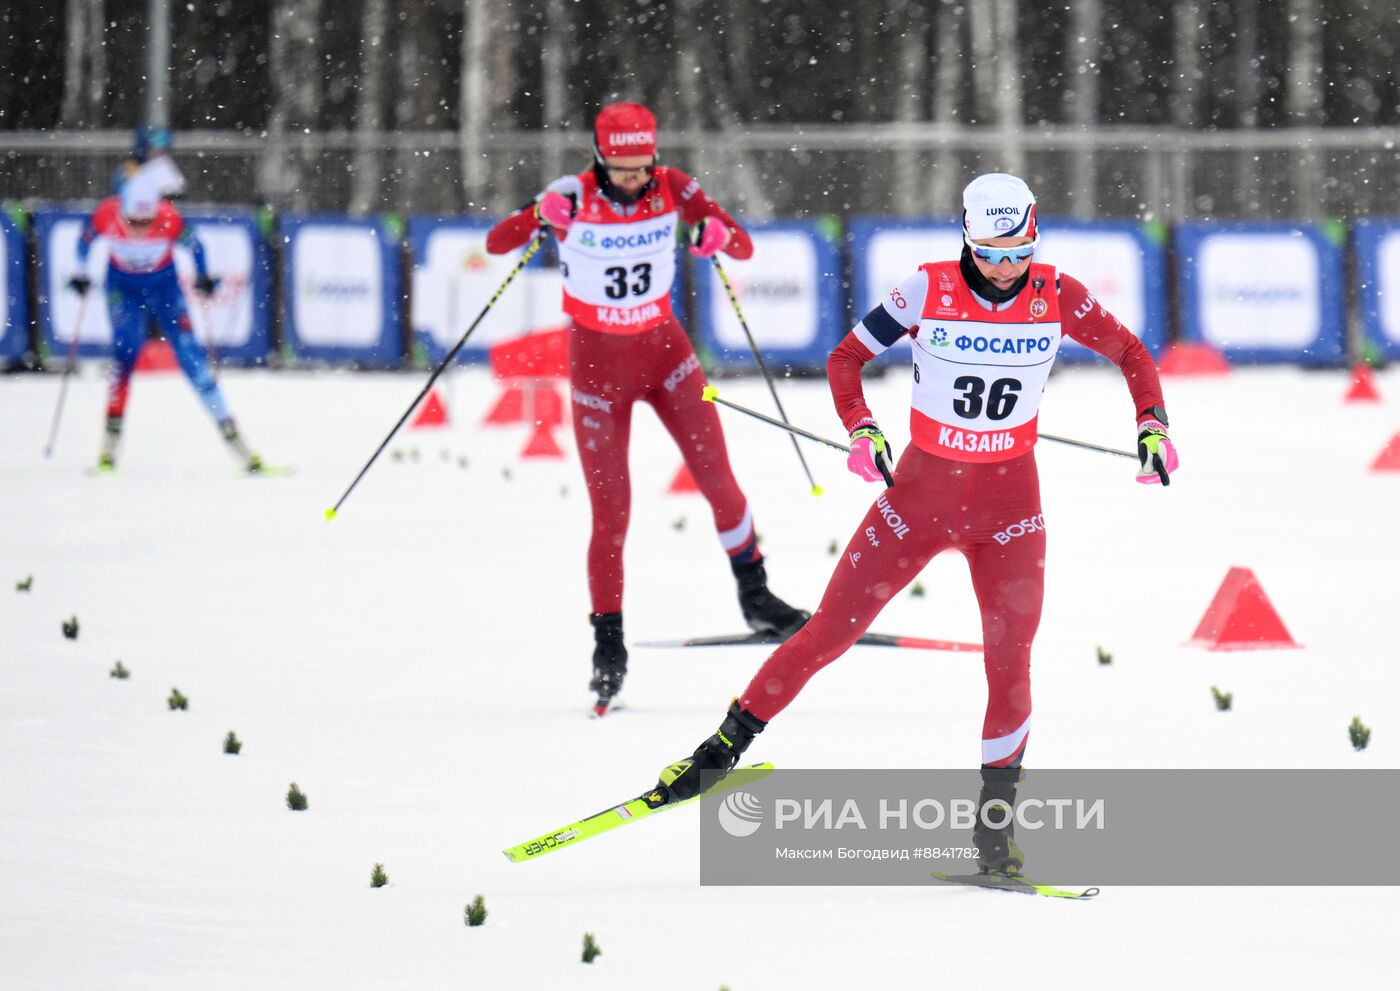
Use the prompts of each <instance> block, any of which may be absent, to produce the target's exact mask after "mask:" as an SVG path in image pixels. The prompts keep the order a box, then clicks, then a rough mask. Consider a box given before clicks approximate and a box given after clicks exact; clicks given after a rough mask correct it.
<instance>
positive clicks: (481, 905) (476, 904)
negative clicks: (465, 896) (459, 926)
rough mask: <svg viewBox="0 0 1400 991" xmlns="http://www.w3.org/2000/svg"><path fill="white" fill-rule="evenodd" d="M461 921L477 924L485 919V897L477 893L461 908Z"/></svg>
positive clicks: (472, 924)
mask: <svg viewBox="0 0 1400 991" xmlns="http://www.w3.org/2000/svg"><path fill="white" fill-rule="evenodd" d="M462 921H463V922H465V923H466V924H467V925H469V926H479V925H481V924H482V923H484V922H485V921H486V899H485V898H483V897H482V896H481V895H477V896H476V897H475V898H473V899H472V900H471V904H469V905H468V906H467V907H466V908H464V909H463V910H462Z"/></svg>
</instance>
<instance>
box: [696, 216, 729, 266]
mask: <svg viewBox="0 0 1400 991" xmlns="http://www.w3.org/2000/svg"><path fill="white" fill-rule="evenodd" d="M690 240H691V242H692V244H693V245H694V247H692V248H691V249H690V253H691V254H692V255H694V256H695V257H696V258H710V257H713V255H714V254H715V252H717V251H719V249H720V248H723V247H724V246H725V245H726V244H728V243H729V228H728V227H725V226H724V224H723V223H722V222H721V221H719V220H716V219H715V218H713V217H706V218H704V219H703V220H701V221H700V223H698V224H696V225H695V226H694V227H692V228H691V229H690Z"/></svg>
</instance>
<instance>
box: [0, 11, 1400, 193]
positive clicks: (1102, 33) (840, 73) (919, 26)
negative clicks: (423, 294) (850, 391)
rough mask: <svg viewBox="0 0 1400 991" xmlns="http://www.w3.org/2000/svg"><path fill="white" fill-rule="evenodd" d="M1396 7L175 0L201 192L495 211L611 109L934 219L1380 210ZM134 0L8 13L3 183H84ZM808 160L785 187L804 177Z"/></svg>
mask: <svg viewBox="0 0 1400 991" xmlns="http://www.w3.org/2000/svg"><path fill="white" fill-rule="evenodd" d="M1398 19H1400V9H1398V8H1397V4H1395V3H1393V2H1388V0H1335V2H1329V3H1323V2H1321V0H1276V2H1264V0H1222V2H1214V3H1212V2H1204V0H1184V2H1177V3H1149V4H1143V3H1135V2H1128V0H1063V2H1059V3H1018V2H1016V0H986V2H978V3H967V2H961V3H960V2H954V0H924V2H919V0H865V2H862V3H859V4H855V3H849V4H846V5H845V6H838V5H836V4H830V3H824V2H813V0H753V2H745V3H720V2H713V0H671V2H658V0H465V2H446V0H400V2H393V3H391V2H389V0H338V2H335V3H331V2H329V0H298V2H296V3H281V4H279V3H272V2H269V0H248V2H238V3H234V2H232V0H221V2H195V3H190V4H172V5H171V6H170V36H171V60H170V92H169V101H168V106H167V108H166V110H167V112H168V116H169V122H170V124H171V126H172V127H173V128H174V129H175V130H176V131H177V133H178V135H179V137H178V139H177V149H176V150H177V157H179V155H180V154H181V153H185V154H195V155H197V156H198V158H199V164H198V166H197V167H195V166H192V165H191V164H190V163H188V162H185V161H184V160H183V159H182V165H184V167H185V168H186V171H187V172H188V173H191V175H192V178H193V177H194V176H197V175H202V176H203V182H202V183H196V184H195V185H196V186H200V185H202V187H203V190H200V189H198V188H197V189H195V190H193V191H192V193H193V195H194V196H196V197H197V196H199V194H200V193H201V192H203V193H204V198H208V199H213V200H231V201H238V202H256V203H265V204H268V205H271V206H274V207H278V208H290V209H349V210H351V211H353V212H369V211H377V210H386V209H394V210H432V211H441V212H464V211H468V210H473V209H479V210H485V211H494V212H499V211H501V210H503V209H508V208H510V207H513V206H515V205H518V203H519V202H521V201H522V200H523V199H524V198H526V197H528V196H529V195H531V194H532V193H533V192H534V191H535V190H536V189H537V188H538V186H539V184H540V182H541V181H542V180H547V179H549V178H552V177H553V176H554V175H558V174H560V173H562V172H565V171H573V170H575V169H577V168H579V167H582V165H583V164H584V162H585V161H586V159H584V158H583V155H584V151H585V149H586V140H587V139H586V133H587V128H588V126H589V122H590V121H591V119H592V116H593V114H594V113H595V112H596V110H597V108H598V107H599V106H601V105H602V104H603V103H606V102H608V101H610V100H613V99H618V98H634V99H640V100H643V101H645V102H647V103H648V104H650V105H651V106H652V107H653V108H654V109H655V110H656V111H657V113H658V115H659V117H660V119H661V125H662V131H663V135H662V154H663V156H664V157H665V158H666V159H667V160H669V161H673V162H676V163H678V164H682V165H683V166H685V167H688V168H689V169H690V170H692V171H695V172H697V173H701V174H707V173H709V174H713V176H714V178H708V177H707V185H709V186H710V187H711V189H712V190H714V191H716V192H720V193H723V194H724V195H726V196H727V197H728V198H729V199H730V201H732V202H736V204H737V205H738V206H739V208H740V209H742V210H744V211H745V212H746V213H747V214H748V215H749V216H751V217H758V218H761V217H763V216H773V215H782V216H794V215H801V214H804V213H825V214H836V215H840V216H848V215H851V214H856V213H862V212H875V213H884V214H899V213H910V214H930V213H938V214H946V213H948V212H950V210H951V205H952V204H953V201H954V199H955V195H956V191H957V190H958V189H960V188H961V185H962V183H963V181H965V176H966V174H967V173H968V171H969V170H973V169H979V168H988V167H995V168H1006V169H1011V170H1015V171H1019V172H1022V173H1024V174H1026V175H1027V176H1028V178H1030V179H1031V180H1032V182H1033V183H1035V184H1038V185H1041V186H1047V185H1053V186H1060V187H1063V188H1064V195H1063V200H1064V202H1063V203H1062V204H1061V206H1062V209H1061V210H1060V211H1059V212H1064V213H1073V214H1075V215H1079V216H1105V215H1107V216H1139V217H1144V218H1146V219H1152V218H1153V217H1160V218H1162V219H1165V220H1174V219H1181V218H1183V217H1187V216H1210V215H1221V216H1259V215H1267V216H1293V217H1309V218H1315V219H1317V218H1322V217H1337V218H1341V219H1349V218H1351V217H1353V216H1355V215H1359V214H1365V213H1369V212H1374V211H1377V210H1388V209H1390V203H1389V198H1388V196H1387V195H1386V194H1384V193H1382V192H1380V190H1383V189H1384V188H1393V187H1394V185H1395V182H1396V180H1397V179H1398V178H1400V176H1397V170H1396V162H1395V159H1396V155H1395V143H1396V139H1397V137H1400V91H1397V87H1396V79H1395V72H1394V62H1395V56H1396V40H1397V37H1400V31H1398V30H1397V20H1398ZM147 23H148V0H66V2H64V3H61V4H60V3H53V2H49V3H43V2H39V0H11V2H9V3H7V4H6V5H5V7H4V12H3V14H0V64H3V65H4V66H5V67H6V68H5V70H4V72H0V130H3V132H7V133H6V135H5V137H6V143H7V144H9V145H10V148H9V151H8V154H7V155H6V160H5V162H4V163H3V164H0V196H4V197H8V198H23V197H32V196H43V197H49V198H54V197H68V198H74V197H80V196H83V195H91V193H90V192H88V191H87V189H86V187H87V186H88V185H90V184H91V183H92V182H93V181H95V180H98V179H99V178H101V179H105V177H106V175H108V174H110V167H111V165H112V164H113V163H114V162H115V161H116V160H119V158H120V156H121V154H122V152H123V151H124V150H125V148H126V146H127V144H128V143H129V133H127V132H129V129H130V128H131V127H132V126H133V125H135V124H137V123H138V122H139V121H140V120H141V119H142V117H143V114H144V113H145V94H146V83H145V78H144V75H145V72H144V67H145V65H146V55H145V48H146V42H147V37H148V35H147ZM799 176H800V178H801V180H802V181H800V182H799V181H797V179H798V177H799Z"/></svg>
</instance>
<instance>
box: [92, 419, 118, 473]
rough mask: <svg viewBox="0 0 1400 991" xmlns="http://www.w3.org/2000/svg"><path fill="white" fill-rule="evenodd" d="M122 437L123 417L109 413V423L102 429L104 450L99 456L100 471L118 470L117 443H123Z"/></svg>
mask: <svg viewBox="0 0 1400 991" xmlns="http://www.w3.org/2000/svg"><path fill="white" fill-rule="evenodd" d="M121 439H122V418H121V417H119V416H111V415H109V416H108V417H107V425H106V427H105V429H104V430H103V431H102V452H101V453H100V454H98V456H97V470H98V471H102V472H107V471H116V469H117V445H118V444H119V443H121Z"/></svg>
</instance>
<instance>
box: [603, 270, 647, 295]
mask: <svg viewBox="0 0 1400 991" xmlns="http://www.w3.org/2000/svg"><path fill="white" fill-rule="evenodd" d="M603 274H604V275H605V276H607V278H608V283H607V285H605V286H604V287H603V292H604V293H605V294H607V297H608V299H625V298H626V297H627V294H628V293H629V292H630V293H631V294H632V295H633V296H645V295H646V294H647V290H649V289H650V288H651V263H650V262H640V263H638V264H636V265H633V266H632V269H631V271H628V269H627V268H625V267H624V266H622V265H614V266H612V267H611V268H606V269H604V270H603Z"/></svg>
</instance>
